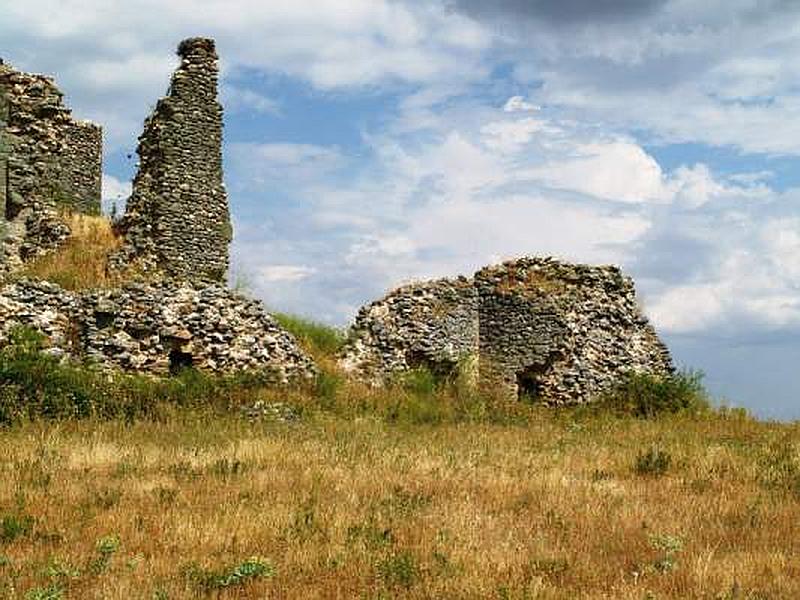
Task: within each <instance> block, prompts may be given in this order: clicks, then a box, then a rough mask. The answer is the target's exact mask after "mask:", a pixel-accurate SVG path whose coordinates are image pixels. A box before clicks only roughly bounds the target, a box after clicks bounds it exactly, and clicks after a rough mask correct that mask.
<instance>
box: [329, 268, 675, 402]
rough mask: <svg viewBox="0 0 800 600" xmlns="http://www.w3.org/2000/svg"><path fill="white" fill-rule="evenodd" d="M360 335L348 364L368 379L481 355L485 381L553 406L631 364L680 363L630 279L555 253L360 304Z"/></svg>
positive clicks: (441, 368) (588, 391)
mask: <svg viewBox="0 0 800 600" xmlns="http://www.w3.org/2000/svg"><path fill="white" fill-rule="evenodd" d="M350 340H351V341H350V342H349V343H348V344H347V346H346V347H345V349H344V351H343V353H342V356H341V358H340V365H341V366H342V368H343V369H345V370H346V371H348V372H350V373H353V374H354V375H355V376H357V377H359V378H361V379H364V380H366V381H370V382H373V383H381V382H385V381H388V380H390V379H391V378H392V377H394V376H396V375H397V374H399V373H403V372H405V371H408V370H409V369H412V368H414V367H418V366H425V367H427V368H429V369H431V370H432V371H433V372H434V373H438V374H450V373H453V371H454V370H455V369H457V368H458V367H459V366H460V365H471V364H474V363H477V366H478V377H479V382H480V385H481V386H482V387H483V388H484V389H486V390H488V391H490V392H492V393H495V394H499V395H500V396H505V397H508V398H523V397H524V398H530V399H534V400H536V401H539V402H544V403H547V404H572V403H581V402H587V401H590V400H592V399H594V398H596V397H597V396H599V395H600V394H602V393H603V392H604V391H605V390H608V389H609V388H610V387H612V386H613V385H615V384H616V383H618V382H620V381H621V380H622V378H623V377H624V376H625V374H626V373H628V372H644V373H652V374H656V375H663V374H668V373H671V372H672V371H673V366H672V360H671V357H670V354H669V351H668V350H667V348H666V346H664V344H663V343H662V342H661V340H660V339H659V338H658V336H657V335H656V332H655V330H654V329H653V327H652V326H651V325H650V324H649V322H648V321H647V318H646V317H645V316H644V315H643V314H642V312H641V310H640V308H639V306H638V304H637V302H636V294H635V290H634V286H633V281H632V280H631V279H630V278H629V277H626V276H625V275H623V274H622V273H621V271H620V270H619V269H618V268H617V267H613V266H589V265H579V264H571V263H566V262H561V261H558V260H555V259H552V258H535V257H525V258H520V259H518V260H514V261H509V262H505V263H503V264H501V265H495V266H490V267H486V268H484V269H481V270H480V271H478V273H476V274H475V276H474V278H473V279H466V278H463V277H462V278H459V279H458V280H447V279H444V280H438V281H432V282H427V283H418V284H412V285H407V286H403V287H401V288H399V289H397V290H395V291H394V292H391V293H390V294H388V295H387V296H386V297H384V298H383V299H381V300H378V301H377V302H373V303H372V304H369V305H367V306H365V307H364V308H362V309H361V310H360V311H359V313H358V316H357V317H356V321H355V324H354V325H353V328H352V331H351V335H350Z"/></svg>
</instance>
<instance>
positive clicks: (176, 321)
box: [0, 280, 316, 383]
mask: <svg viewBox="0 0 800 600" xmlns="http://www.w3.org/2000/svg"><path fill="white" fill-rule="evenodd" d="M19 325H24V326H29V327H32V328H34V329H36V330H38V331H40V332H41V333H42V334H44V335H45V336H46V337H47V338H48V340H49V344H50V349H49V350H48V351H49V352H52V353H56V354H63V355H67V356H71V357H74V358H79V359H82V360H88V361H90V362H93V363H96V364H98V365H100V366H102V367H105V368H114V369H121V370H124V371H129V372H141V373H152V374H155V375H167V374H169V373H170V372H173V371H175V370H177V369H179V368H181V367H186V366H193V367H196V368H198V369H201V370H205V371H210V372H218V373H229V372H235V371H241V370H267V371H271V372H272V373H274V375H275V377H276V381H278V382H281V383H286V382H288V381H290V380H292V381H294V380H305V379H310V378H312V377H314V375H315V374H316V367H315V366H314V364H313V362H312V360H311V359H310V358H309V357H308V356H307V355H306V354H305V353H304V352H303V351H302V350H301V349H300V348H299V346H298V345H297V342H296V340H295V339H294V337H292V336H291V335H290V334H289V333H287V332H286V331H284V330H283V329H282V328H281V327H280V326H279V325H278V324H277V323H276V322H275V320H274V319H273V318H272V317H271V316H269V315H268V314H267V313H266V312H265V311H264V309H263V307H262V305H261V303H260V302H258V301H256V300H251V299H248V298H245V297H243V296H241V295H238V294H236V293H235V292H232V291H231V290H228V289H227V288H224V287H222V286H218V285H208V286H202V287H193V286H190V285H180V286H178V285H174V284H166V283H160V284H155V285H143V284H132V285H130V286H128V287H125V288H122V289H113V290H95V291H89V292H83V293H76V292H68V291H65V290H64V289H62V288H60V287H59V286H57V285H55V284H52V283H48V282H36V281H30V280H20V281H18V282H15V283H12V284H8V285H6V286H4V287H1V288H0V344H2V343H3V342H5V340H6V339H7V337H8V333H9V332H10V331H11V329H12V328H13V327H15V326H19Z"/></svg>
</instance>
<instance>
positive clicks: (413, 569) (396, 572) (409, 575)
mask: <svg viewBox="0 0 800 600" xmlns="http://www.w3.org/2000/svg"><path fill="white" fill-rule="evenodd" d="M377 571H378V576H379V577H380V579H381V581H382V582H383V584H384V585H385V586H386V587H390V588H394V587H402V588H405V589H408V588H410V587H411V586H412V585H414V584H415V583H416V582H417V581H418V580H419V578H420V575H421V572H420V568H419V565H418V564H417V560H416V558H414V555H413V554H411V552H409V551H407V550H403V551H401V552H397V553H392V554H390V555H389V556H387V557H385V558H384V559H382V560H381V561H380V562H378V565H377Z"/></svg>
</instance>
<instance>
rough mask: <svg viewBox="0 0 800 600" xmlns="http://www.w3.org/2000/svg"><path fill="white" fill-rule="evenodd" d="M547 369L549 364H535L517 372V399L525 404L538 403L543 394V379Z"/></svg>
mask: <svg viewBox="0 0 800 600" xmlns="http://www.w3.org/2000/svg"><path fill="white" fill-rule="evenodd" d="M549 369H550V365H549V364H537V365H529V366H527V367H525V368H524V369H522V370H521V371H517V397H518V398H519V399H520V400H523V401H525V402H539V401H540V400H541V399H542V395H543V393H544V384H543V378H544V376H545V375H546V374H547V371H548V370H549Z"/></svg>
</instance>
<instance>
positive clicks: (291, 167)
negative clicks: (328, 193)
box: [227, 142, 345, 188]
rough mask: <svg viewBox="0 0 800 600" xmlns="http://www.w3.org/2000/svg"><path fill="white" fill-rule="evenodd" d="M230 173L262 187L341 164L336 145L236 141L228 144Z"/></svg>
mask: <svg viewBox="0 0 800 600" xmlns="http://www.w3.org/2000/svg"><path fill="white" fill-rule="evenodd" d="M227 155H228V159H229V160H228V163H227V168H228V176H229V177H234V178H237V179H240V180H244V181H245V182H246V183H247V184H248V185H249V187H251V188H259V187H264V186H267V187H269V186H270V185H271V184H274V183H275V182H291V181H298V180H300V181H307V180H312V179H315V178H319V177H321V176H324V175H325V174H327V173H329V172H331V171H334V170H336V169H337V168H339V167H341V166H342V165H343V164H344V162H345V159H344V157H343V156H342V154H341V152H340V151H339V150H338V149H337V148H330V147H325V146H317V145H314V144H288V143H275V144H269V143H267V144H259V143H245V142H243V143H233V144H229V145H228V146H227Z"/></svg>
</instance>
